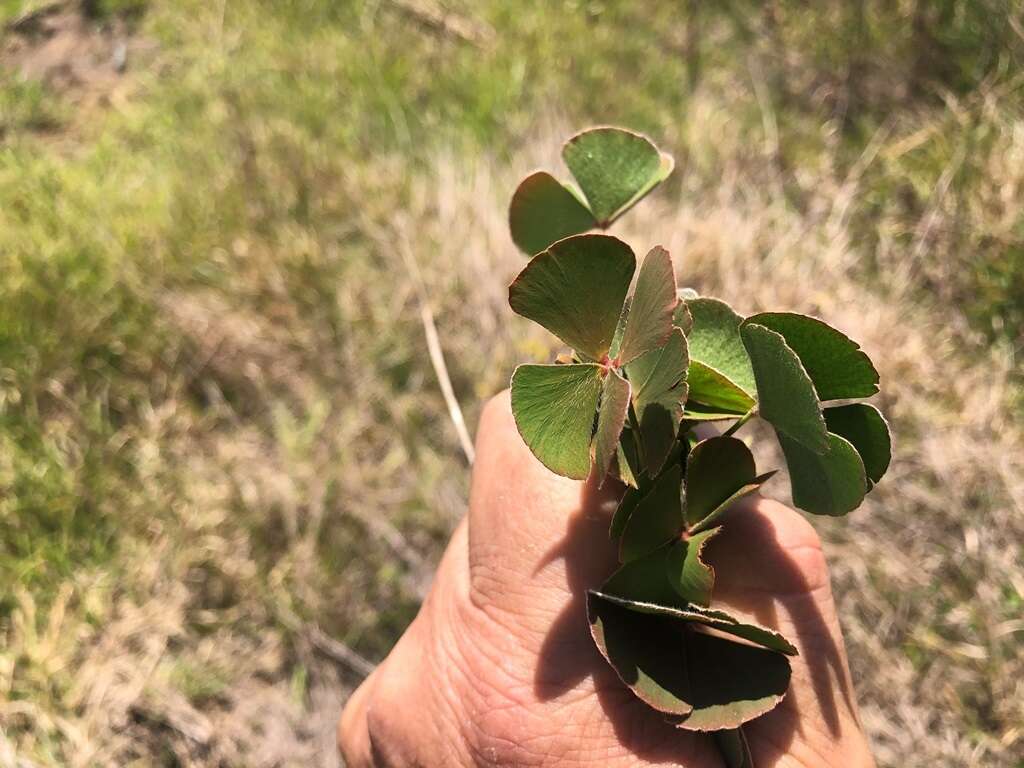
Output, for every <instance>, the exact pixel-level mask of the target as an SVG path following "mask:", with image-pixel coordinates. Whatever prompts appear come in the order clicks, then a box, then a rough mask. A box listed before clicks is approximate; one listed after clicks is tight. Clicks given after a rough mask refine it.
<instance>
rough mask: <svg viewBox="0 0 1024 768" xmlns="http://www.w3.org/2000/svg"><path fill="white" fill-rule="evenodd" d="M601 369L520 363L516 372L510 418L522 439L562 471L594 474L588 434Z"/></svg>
mask: <svg viewBox="0 0 1024 768" xmlns="http://www.w3.org/2000/svg"><path fill="white" fill-rule="evenodd" d="M602 370H603V369H602V367H601V366H599V365H593V364H589V363H582V364H578V365H520V366H519V367H518V368H516V370H515V373H513V374H512V416H513V417H514V418H515V422H516V427H518V428H519V434H520V435H522V437H523V441H524V442H525V443H526V444H527V445H528V446H529V447H530V450H531V451H533V455H534V456H536V457H537V458H538V459H539V460H540V462H541V463H542V464H543V465H544V466H546V467H547V468H548V469H550V470H551V471H552V472H555V473H556V474H559V475H564V476H565V477H571V478H574V479H576V480H585V479H586V478H587V475H588V474H590V437H591V431H592V429H593V426H594V414H595V412H596V410H597V402H598V398H599V397H600V395H601V388H602V383H601V371H602Z"/></svg>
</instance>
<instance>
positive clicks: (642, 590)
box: [601, 543, 687, 609]
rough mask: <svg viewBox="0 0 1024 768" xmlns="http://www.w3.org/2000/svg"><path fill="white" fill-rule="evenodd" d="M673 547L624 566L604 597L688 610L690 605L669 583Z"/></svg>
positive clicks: (604, 589) (610, 581)
mask: <svg viewBox="0 0 1024 768" xmlns="http://www.w3.org/2000/svg"><path fill="white" fill-rule="evenodd" d="M673 546H674V545H673V544H672V543H668V544H663V545H662V546H660V547H658V548H657V549H655V550H654V551H652V552H648V553H647V554H646V555H644V556H643V557H638V558H637V559H636V560H630V561H629V562H628V563H623V564H622V565H621V566H620V567H619V569H618V570H617V571H615V573H613V574H612V575H611V576H610V577H609V578H608V581H606V582H605V583H604V584H603V585H602V587H601V593H602V594H605V595H609V596H611V597H618V598H622V599H624V600H628V601H631V602H638V603H654V604H656V605H666V606H671V607H674V608H679V609H685V608H686V607H687V603H686V601H685V600H683V599H682V598H681V597H680V596H679V594H678V593H677V592H676V591H675V590H674V589H673V588H672V585H671V583H670V582H669V577H670V574H669V569H668V554H669V552H671V550H672V547H673Z"/></svg>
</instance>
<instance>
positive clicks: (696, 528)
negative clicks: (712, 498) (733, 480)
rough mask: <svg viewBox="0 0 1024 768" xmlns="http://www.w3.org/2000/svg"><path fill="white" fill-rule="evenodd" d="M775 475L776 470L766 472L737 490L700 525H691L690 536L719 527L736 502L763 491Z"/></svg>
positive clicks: (709, 513)
mask: <svg viewBox="0 0 1024 768" xmlns="http://www.w3.org/2000/svg"><path fill="white" fill-rule="evenodd" d="M774 475H775V470H772V471H771V472H765V473H764V474H763V475H761V476H759V477H755V478H754V480H753V482H751V483H749V484H748V485H744V486H743V487H741V488H739V489H737V490H736V491H735V492H734V493H733V494H732V495H731V496H729V498H727V499H726V500H725V501H723V502H722V503H721V504H719V505H718V506H717V507H715V508H714V509H713V510H711V511H710V512H708V514H707V515H705V516H704V518H703V519H702V520H701V521H700V522H699V523H696V524H693V525H691V526H690V534H691V535H693V534H697V533H700V532H701V531H704V530H707V529H708V528H710V527H711V526H713V525H717V524H718V522H719V520H720V519H721V517H722V515H724V514H725V513H726V512H728V511H729V509H731V508H732V507H733V505H735V504H736V502H738V501H740V500H741V499H745V498H746V497H747V496H752V495H753V494H755V493H757V492H758V491H759V490H761V486H762V485H764V484H765V483H766V482H768V481H769V480H770V479H771V478H772V477H773V476H774Z"/></svg>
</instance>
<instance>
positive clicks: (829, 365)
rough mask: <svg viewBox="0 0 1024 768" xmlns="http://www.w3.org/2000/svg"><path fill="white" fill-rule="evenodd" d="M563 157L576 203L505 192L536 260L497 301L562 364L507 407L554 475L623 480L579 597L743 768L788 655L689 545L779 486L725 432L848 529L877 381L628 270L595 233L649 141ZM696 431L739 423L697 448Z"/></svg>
mask: <svg viewBox="0 0 1024 768" xmlns="http://www.w3.org/2000/svg"><path fill="white" fill-rule="evenodd" d="M563 157H564V159H565V163H566V165H567V166H568V167H569V170H570V171H571V172H572V175H573V176H574V178H575V179H576V181H577V182H578V184H579V189H576V188H574V187H570V186H566V185H563V184H562V183H561V182H559V181H557V180H556V179H555V178H554V177H553V176H551V175H550V174H548V173H545V172H543V171H541V172H537V173H534V174H532V175H530V176H528V177H527V178H526V179H524V180H523V182H522V183H521V184H520V185H519V188H518V189H517V190H516V192H515V195H514V196H513V198H512V203H511V207H510V211H509V223H510V226H511V230H512V237H513V240H514V241H515V242H516V244H517V245H518V246H519V247H520V248H521V249H522V250H523V251H525V252H526V253H527V254H528V255H531V256H532V258H531V259H530V261H529V263H528V264H527V265H526V267H525V268H524V269H523V271H522V272H521V273H520V274H519V276H518V277H517V278H516V279H515V281H514V282H513V283H512V285H511V286H510V288H509V303H510V305H511V306H512V309H513V310H514V311H515V312H517V313H518V314H520V315H523V316H524V317H527V318H529V319H531V320H534V321H535V322H537V323H539V324H540V325H542V326H544V327H545V328H546V329H548V330H549V331H551V332H552V333H553V334H554V335H555V336H557V337H558V338H559V339H561V340H562V341H563V342H564V343H565V344H566V345H568V346H569V347H570V348H571V350H572V351H571V352H570V353H566V354H562V355H559V357H558V359H557V361H556V362H555V363H553V364H550V365H520V366H519V367H518V368H516V370H515V373H514V374H513V375H512V412H513V415H514V417H515V421H516V425H517V427H518V429H519V432H520V434H521V435H522V437H523V440H524V441H525V442H526V444H527V445H528V446H529V447H530V450H531V451H532V452H533V454H534V455H535V456H536V457H537V458H538V459H539V460H540V461H541V462H542V463H543V464H544V465H545V466H546V467H548V468H549V469H550V470H551V471H553V472H556V473H558V474H560V475H564V476H567V477H571V478H576V479H580V480H582V479H586V478H588V477H589V476H591V475H592V474H593V476H594V478H595V480H596V482H597V483H598V484H600V483H603V482H604V480H605V478H606V477H607V476H613V477H615V478H617V479H618V480H620V481H621V482H622V484H623V485H624V488H625V490H624V493H623V495H622V497H621V500H620V502H619V505H618V508H617V509H616V511H615V514H614V516H613V519H612V522H611V529H610V536H611V537H612V539H613V540H615V541H617V543H618V552H619V560H620V566H619V568H618V570H616V571H615V572H614V573H613V574H612V575H611V577H610V578H609V579H608V580H607V582H605V584H604V585H603V586H602V587H601V588H600V589H598V590H591V591H590V592H589V593H588V595H587V611H588V617H589V621H590V626H591V632H592V635H593V638H594V642H595V643H596V644H597V647H598V649H599V650H600V652H601V654H602V655H603V656H604V657H605V659H607V661H608V663H609V664H610V665H611V666H612V667H613V668H614V669H615V671H616V673H617V674H618V676H619V677H620V678H621V680H622V682H623V683H624V684H625V685H626V686H628V687H629V688H630V689H631V690H632V691H633V693H634V694H636V696H637V697H638V698H639V699H641V700H642V701H644V702H646V703H647V704H648V705H649V706H651V707H653V708H654V709H656V710H658V711H660V712H661V713H663V714H664V716H665V717H666V718H668V719H670V720H671V721H672V722H673V723H674V724H675V725H676V726H677V727H679V728H683V729H687V730H692V731H705V732H714V734H715V736H716V740H717V742H718V744H719V746H720V749H721V752H722V755H723V757H724V758H725V759H726V761H727V763H728V764H729V765H730V766H737V767H743V768H747V767H749V766H752V759H751V756H750V751H749V749H748V748H747V746H746V741H745V739H744V737H743V731H742V728H741V726H742V725H743V724H744V723H746V722H747V721H749V720H751V719H753V718H755V717H758V716H759V715H762V714H764V713H765V712H768V711H769V710H771V709H772V708H773V707H774V706H775V705H776V704H778V703H779V701H781V700H782V698H783V697H784V696H785V694H786V690H787V688H788V686H789V678H790V665H789V661H788V657H789V656H791V655H794V654H796V653H797V649H796V647H795V646H794V645H793V644H792V643H791V642H790V641H789V640H787V639H786V638H785V637H783V636H782V635H781V634H779V633H778V632H775V631H773V630H771V629H767V628H765V627H760V626H758V625H756V624H752V623H749V622H745V621H740V620H739V619H737V618H735V617H734V616H732V615H730V614H729V613H728V612H727V611H725V610H722V609H721V608H720V607H715V606H714V604H713V595H714V585H715V572H714V570H712V569H711V568H710V567H709V566H708V565H707V564H706V563H705V562H704V560H703V559H702V550H703V548H704V546H705V544H707V542H708V541H709V540H710V539H712V538H713V537H714V536H716V535H717V534H718V533H719V532H720V531H721V530H722V528H723V526H726V525H728V524H729V520H728V515H727V513H728V512H729V511H730V509H731V508H733V506H734V505H735V504H736V502H738V501H739V500H740V499H742V498H744V497H745V496H748V495H750V494H752V493H754V492H755V491H757V490H758V489H759V488H760V487H761V485H762V484H763V483H764V482H765V481H766V480H768V478H769V477H771V475H772V474H774V473H773V472H769V473H767V474H760V475H759V474H758V473H757V470H756V468H755V463H754V457H753V455H752V454H751V452H750V450H749V449H748V448H747V446H746V445H745V444H744V443H743V441H742V440H740V439H738V438H737V437H734V436H733V435H734V434H735V432H736V431H737V430H738V429H739V428H740V427H741V426H742V425H743V424H745V423H746V422H747V421H748V420H750V419H751V418H754V417H759V418H761V419H763V420H764V421H766V422H767V423H768V424H769V425H770V426H771V427H772V429H773V430H774V432H775V435H776V437H777V438H778V441H779V444H780V446H781V448H782V452H783V455H784V456H785V460H786V465H787V467H788V470H789V477H790V484H791V488H792V496H793V501H794V503H795V504H796V506H798V507H800V508H801V509H803V510H805V511H807V512H810V513H812V514H823V515H844V514H846V513H847V512H850V511H851V510H853V509H856V508H857V507H858V506H859V505H860V503H861V501H862V500H863V499H864V496H865V494H866V493H867V492H868V491H869V490H870V489H871V487H872V485H873V484H874V483H877V482H878V481H879V480H880V479H881V478H882V475H883V474H884V473H885V471H886V469H887V467H888V464H889V457H890V438H889V429H888V426H887V424H886V422H885V419H884V418H883V417H882V415H881V413H880V412H879V411H878V410H877V409H876V408H875V407H874V406H872V405H869V404H867V403H864V402H849V401H850V400H856V399H858V398H867V397H870V396H871V395H874V394H875V393H876V392H877V391H878V373H877V372H876V371H875V369H874V367H873V366H872V364H871V361H870V360H869V359H868V357H867V355H866V354H864V352H863V351H861V349H860V347H859V346H858V345H857V344H856V343H855V342H853V341H851V340H850V339H849V338H847V337H846V336H845V335H843V334H842V333H840V332H839V331H837V330H836V329H834V328H832V327H831V326H829V325H827V324H826V323H824V322H823V321H821V320H818V319H815V318H813V317H809V316H806V315H801V314H795V313H792V312H763V313H759V314H755V315H751V316H750V317H746V318H745V317H742V316H741V315H739V314H737V313H736V312H735V311H734V310H733V309H732V308H731V307H730V306H729V305H728V304H726V303H725V302H723V301H720V300H718V299H714V298H708V297H702V296H698V295H697V294H696V293H695V292H694V291H693V290H691V289H683V290H679V289H677V285H676V276H675V272H674V269H673V264H672V260H671V258H670V256H669V254H668V252H667V251H666V250H665V249H663V248H661V247H657V246H656V247H654V248H652V249H651V250H650V252H649V253H648V254H647V256H646V257H645V258H644V260H643V262H642V263H641V265H640V268H639V271H637V265H636V258H635V256H634V254H633V251H632V250H631V249H630V247H629V246H628V245H626V243H624V242H622V241H621V240H619V239H617V238H615V237H612V236H610V235H605V234H598V233H590V230H593V229H604V228H606V227H607V226H608V225H610V224H611V223H612V222H613V221H615V219H617V218H618V217H619V216H620V215H621V214H622V213H624V212H625V211H626V210H627V209H629V208H630V207H631V206H633V205H634V204H635V203H637V202H638V201H639V200H640V199H641V198H642V197H644V196H645V195H646V194H647V193H648V192H650V191H651V190H652V189H653V188H654V187H655V186H657V184H658V183H660V182H661V181H663V180H664V179H665V178H666V177H667V176H668V175H669V173H671V170H672V167H673V163H672V159H671V157H669V156H668V155H665V154H664V153H662V152H659V150H658V149H657V148H656V147H655V146H654V145H653V144H652V143H651V142H650V141H649V140H648V139H646V138H645V137H643V136H640V135H638V134H635V133H632V132H629V131H625V130H621V129H618V128H596V129H592V130H588V131H584V132H582V133H580V134H578V135H577V136H575V137H573V138H571V139H570V140H569V141H568V142H567V143H566V145H565V148H564V150H563ZM634 278H635V279H634ZM631 287H632V292H631V291H630V289H631ZM836 401H842V402H841V403H837V402H836ZM823 403H824V404H823ZM833 403H835V404H833ZM706 421H731V422H732V424H731V425H730V426H729V427H728V428H727V429H726V430H725V433H724V434H723V435H721V436H718V437H707V438H705V439H698V437H697V435H696V433H695V428H696V427H697V426H698V425H699V424H700V423H701V422H706Z"/></svg>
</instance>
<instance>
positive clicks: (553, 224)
mask: <svg viewBox="0 0 1024 768" xmlns="http://www.w3.org/2000/svg"><path fill="white" fill-rule="evenodd" d="M508 223H509V229H511V231H512V240H513V242H515V244H516V245H518V246H519V249H520V250H522V251H524V252H525V253H526V254H527V255H530V256H532V255H533V254H535V253H540V252H541V251H543V250H545V249H546V248H547V247H548V246H549V245H551V244H552V243H554V242H556V241H558V240H561V239H562V238H563V237H569V236H570V235H577V234H579V233H581V232H586V231H587V230H588V229H593V228H594V227H596V226H597V222H596V221H594V216H593V214H592V213H591V212H590V211H589V210H588V209H587V207H586V206H585V205H584V204H583V203H581V202H580V201H579V200H578V199H577V198H576V196H575V195H574V194H573V193H572V192H571V191H569V190H568V189H566V188H565V187H564V186H563V185H562V184H561V183H560V182H559V181H558V180H557V179H555V177H554V176H552V175H551V174H550V173H545V172H544V171H537V172H536V173H532V174H530V175H529V176H527V177H526V178H525V179H523V180H522V182H520V184H519V187H518V188H517V189H516V192H515V194H514V195H513V196H512V203H511V204H510V205H509V209H508Z"/></svg>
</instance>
